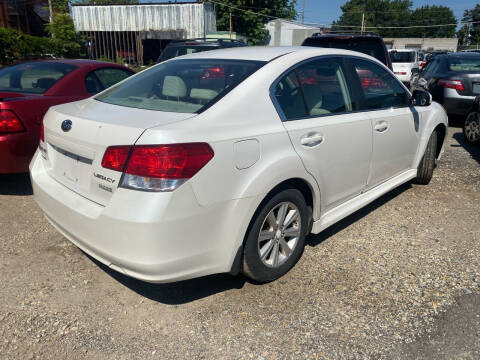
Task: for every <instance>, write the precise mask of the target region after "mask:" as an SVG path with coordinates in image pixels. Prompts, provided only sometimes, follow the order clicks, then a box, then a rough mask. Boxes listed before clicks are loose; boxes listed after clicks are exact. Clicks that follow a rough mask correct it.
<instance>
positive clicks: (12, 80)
mask: <svg viewBox="0 0 480 360" xmlns="http://www.w3.org/2000/svg"><path fill="white" fill-rule="evenodd" d="M75 69H76V66H73V65H70V64H64V63H60V62H37V63H26V64H20V65H15V66H9V67H6V68H4V69H2V70H0V91H12V92H20V93H32V94H43V93H44V92H46V91H47V90H48V89H50V88H51V87H52V86H53V85H55V84H56V83H57V81H59V80H60V79H61V78H62V77H64V76H65V75H67V74H68V73H70V72H72V71H73V70H75Z"/></svg>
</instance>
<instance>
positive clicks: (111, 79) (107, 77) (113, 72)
mask: <svg viewBox="0 0 480 360" xmlns="http://www.w3.org/2000/svg"><path fill="white" fill-rule="evenodd" d="M94 73H95V75H96V76H97V78H98V80H100V82H101V83H102V86H103V88H104V89H107V88H109V87H110V86H112V85H115V84H116V83H118V82H120V81H122V80H124V79H126V78H127V77H129V76H131V75H132V73H131V72H130V71H126V70H122V69H116V68H103V69H98V70H95V71H94Z"/></svg>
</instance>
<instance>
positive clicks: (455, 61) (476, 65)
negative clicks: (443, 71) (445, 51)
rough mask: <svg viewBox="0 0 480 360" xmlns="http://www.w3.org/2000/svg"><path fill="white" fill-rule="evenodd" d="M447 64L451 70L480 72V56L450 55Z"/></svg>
mask: <svg viewBox="0 0 480 360" xmlns="http://www.w3.org/2000/svg"><path fill="white" fill-rule="evenodd" d="M447 64H448V70H450V71H455V72H469V73H472V72H480V56H478V57H477V56H459V57H448V58H447Z"/></svg>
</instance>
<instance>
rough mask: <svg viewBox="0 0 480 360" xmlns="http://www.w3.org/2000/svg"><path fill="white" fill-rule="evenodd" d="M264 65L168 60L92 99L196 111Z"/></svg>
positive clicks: (259, 62) (153, 107)
mask: <svg viewBox="0 0 480 360" xmlns="http://www.w3.org/2000/svg"><path fill="white" fill-rule="evenodd" d="M264 64H265V62H261V61H248V60H221V59H220V60H218V59H188V60H187V59H180V60H172V61H168V62H166V63H162V64H159V65H157V66H155V67H153V68H151V69H148V70H145V71H143V72H142V73H140V74H138V75H137V76H134V77H132V78H130V79H128V80H126V81H124V82H123V83H121V84H118V85H117V86H114V87H113V88H111V89H110V90H107V91H106V92H104V93H102V94H101V95H99V96H97V97H96V99H97V100H99V101H103V102H106V103H109V104H115V105H120V106H126V107H133V108H139V109H147V110H156V111H167V112H179V113H196V112H197V113H198V112H201V111H202V110H204V109H205V108H207V107H209V106H211V105H212V104H214V103H215V102H217V101H218V100H219V99H220V98H221V97H223V96H224V95H225V94H227V93H228V92H229V91H231V90H232V89H233V88H235V86H237V85H238V84H240V83H241V82H242V81H243V80H245V79H246V78H247V77H248V76H250V75H251V74H252V73H254V72H255V71H257V70H258V69H259V68H260V67H261V66H263V65H264Z"/></svg>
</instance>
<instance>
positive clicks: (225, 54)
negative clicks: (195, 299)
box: [30, 47, 447, 282]
mask: <svg viewBox="0 0 480 360" xmlns="http://www.w3.org/2000/svg"><path fill="white" fill-rule="evenodd" d="M358 73H361V74H362V77H363V79H360V77H359V76H358V75H357V74H358ZM367 76H370V80H369V81H366V80H367ZM44 124H45V128H44V136H43V141H42V142H41V145H40V147H39V150H38V151H37V153H36V155H35V157H34V159H33V160H32V163H31V165H30V171H31V178H32V185H33V190H34V194H35V199H36V201H37V203H38V204H39V206H40V207H41V208H42V209H43V211H44V212H45V214H46V216H47V219H48V220H50V222H51V223H52V224H53V225H54V226H55V227H56V228H57V229H58V230H59V231H60V232H61V233H62V234H64V236H65V237H67V238H68V239H69V240H70V241H72V242H73V243H74V244H76V245H77V246H78V247H79V248H81V249H82V250H83V251H85V252H86V253H88V254H90V255H91V256H93V257H94V258H96V259H98V260H99V261H101V262H103V263H104V264H106V265H108V266H110V267H111V268H112V269H115V270H117V271H119V272H122V273H124V274H126V275H128V276H132V277H135V278H138V279H141V280H144V281H149V282H168V281H176V280H182V279H188V278H193V277H198V276H203V275H208V274H212V273H219V272H231V273H233V274H236V273H238V272H239V271H242V272H243V273H244V274H246V275H247V276H249V277H250V278H252V279H254V280H256V281H259V282H267V281H271V280H274V279H277V278H278V277H280V276H282V275H283V274H285V273H286V272H287V271H288V270H289V269H290V268H292V267H293V266H294V264H295V263H296V262H297V261H298V259H299V258H300V256H301V254H302V252H303V249H304V245H305V236H306V235H307V234H308V233H310V232H312V233H319V232H320V231H322V230H323V229H325V228H327V227H328V226H330V225H332V224H334V223H335V222H337V221H338V220H340V219H342V218H344V217H345V216H347V215H349V214H351V213H353V212H354V211H356V210H358V209H360V208H361V207H363V206H365V205H366V204H368V203H370V202H371V201H373V200H374V199H376V198H378V197H379V196H381V195H382V194H385V193H386V192H388V191H390V190H391V189H393V188H395V187H396V186H399V185H400V184H402V183H405V182H407V181H410V180H415V181H416V182H418V183H422V184H427V183H428V182H429V181H430V179H431V177H432V173H433V169H434V165H435V161H436V159H438V158H439V157H440V154H441V149H442V145H443V140H444V137H445V131H446V126H447V116H446V114H445V112H444V110H443V109H442V107H441V106H440V105H438V104H436V103H431V96H430V94H428V93H427V92H425V91H421V90H417V91H415V92H414V93H413V94H412V95H411V94H410V92H409V91H408V90H407V89H406V88H405V87H404V86H403V85H402V83H401V82H400V81H398V79H396V78H395V76H394V75H393V74H392V73H391V71H390V70H388V68H387V67H385V66H384V65H383V64H382V63H380V62H379V61H376V60H375V59H373V58H371V57H369V56H365V55H363V54H359V53H358V52H352V51H346V50H339V49H320V48H311V47H303V48H300V47H255V48H254V47H248V48H235V49H223V50H215V51H209V52H203V53H196V54H190V55H188V56H184V57H181V58H178V59H172V60H171V61H167V62H163V63H161V64H158V65H156V66H154V67H152V68H150V69H148V70H145V71H143V72H141V73H139V74H137V75H135V76H132V77H131V78H130V79H128V80H126V81H124V82H122V83H120V84H118V85H116V86H115V87H113V88H111V89H109V90H107V91H105V92H102V93H100V94H99V95H97V96H95V97H93V98H90V99H86V100H82V101H78V102H75V103H71V104H64V105H60V106H55V107H52V108H50V110H49V111H48V113H47V114H46V116H45V120H44ZM92 134H94V136H92Z"/></svg>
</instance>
